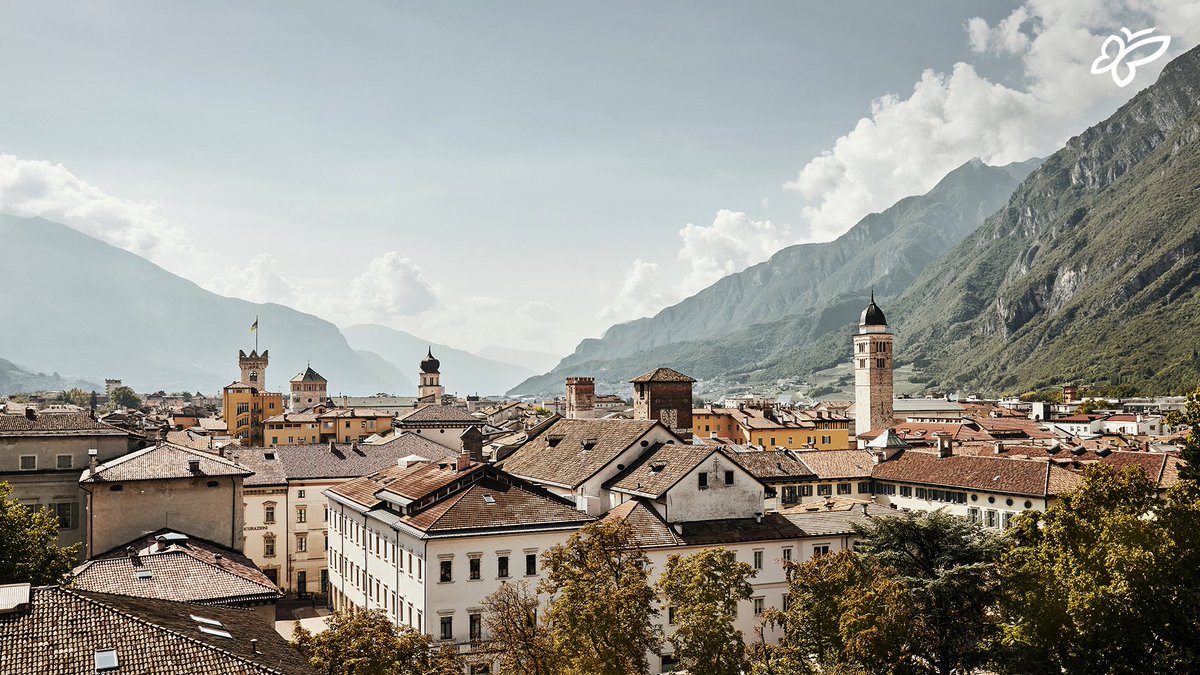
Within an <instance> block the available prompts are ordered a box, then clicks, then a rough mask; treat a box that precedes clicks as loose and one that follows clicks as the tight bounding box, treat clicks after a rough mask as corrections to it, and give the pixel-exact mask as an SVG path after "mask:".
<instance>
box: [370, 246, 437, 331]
mask: <svg viewBox="0 0 1200 675" xmlns="http://www.w3.org/2000/svg"><path fill="white" fill-rule="evenodd" d="M350 302H351V305H352V306H353V308H354V312H355V314H356V315H357V316H358V317H359V318H360V319H361V320H365V321H387V320H389V319H394V318H396V317H400V316H413V315H416V314H420V313H421V312H424V311H425V310H428V309H432V308H434V307H436V306H437V304H438V301H437V296H436V295H435V294H434V292H433V287H432V286H430V285H429V282H428V281H426V280H425V277H423V276H422V275H421V268H420V267H417V266H416V264H414V263H413V262H412V261H411V260H409V259H408V258H404V257H401V255H400V254H399V253H397V252H396V251H388V252H387V253H385V254H383V255H382V256H379V257H377V258H374V259H372V260H371V262H370V263H368V264H367V269H366V270H365V271H363V273H362V274H360V275H358V276H357V277H356V278H355V279H354V281H352V282H350Z"/></svg>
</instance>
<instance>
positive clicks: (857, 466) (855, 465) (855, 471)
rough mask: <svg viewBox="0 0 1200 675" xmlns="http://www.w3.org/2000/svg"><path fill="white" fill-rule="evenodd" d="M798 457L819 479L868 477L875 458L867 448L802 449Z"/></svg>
mask: <svg viewBox="0 0 1200 675" xmlns="http://www.w3.org/2000/svg"><path fill="white" fill-rule="evenodd" d="M796 458H797V459H799V460H800V461H801V462H803V463H804V465H805V466H807V467H808V470H809V471H811V472H812V473H813V474H814V475H816V477H817V478H818V479H822V480H827V479H834V478H868V477H870V475H871V467H873V466H874V465H875V460H874V459H873V458H872V456H871V453H869V452H867V451H866V450H800V451H797V452H796Z"/></svg>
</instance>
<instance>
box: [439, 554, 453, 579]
mask: <svg viewBox="0 0 1200 675" xmlns="http://www.w3.org/2000/svg"><path fill="white" fill-rule="evenodd" d="M452 563H453V561H451V560H443V561H441V563H439V565H438V570H439V571H438V581H439V582H441V583H443V584H448V583H450V582H452V581H454V572H453V565H452Z"/></svg>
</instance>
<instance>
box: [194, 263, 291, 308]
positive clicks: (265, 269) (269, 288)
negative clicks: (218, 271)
mask: <svg viewBox="0 0 1200 675" xmlns="http://www.w3.org/2000/svg"><path fill="white" fill-rule="evenodd" d="M208 286H209V290H212V291H214V292H216V293H220V294H221V295H227V296H230V297H235V298H241V299H243V300H249V301H250V302H277V303H279V304H281V305H291V304H293V303H295V302H296V300H297V296H299V295H302V294H303V293H302V291H301V289H299V288H298V287H297V285H296V284H294V283H292V282H291V281H289V280H288V279H285V278H284V277H283V276H282V275H281V274H280V273H279V266H278V264H277V262H276V260H275V256H273V255H271V254H270V253H259V254H258V255H256V256H254V258H253V259H252V260H251V261H250V263H249V264H248V265H246V266H245V267H241V268H238V267H230V268H228V269H226V270H225V273H224V274H222V275H221V276H219V277H216V278H214V279H213V280H212V281H210V282H209V284H208Z"/></svg>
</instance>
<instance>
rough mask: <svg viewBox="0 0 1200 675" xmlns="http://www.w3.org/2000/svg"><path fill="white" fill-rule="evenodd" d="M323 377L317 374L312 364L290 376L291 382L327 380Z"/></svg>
mask: <svg viewBox="0 0 1200 675" xmlns="http://www.w3.org/2000/svg"><path fill="white" fill-rule="evenodd" d="M328 381H329V380H326V379H325V378H323V377H321V376H320V375H318V374H317V371H315V370H313V369H312V366H309V367H308V368H305V369H304V372H302V373H298V374H297V375H296V376H295V377H293V378H292V382H328Z"/></svg>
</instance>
